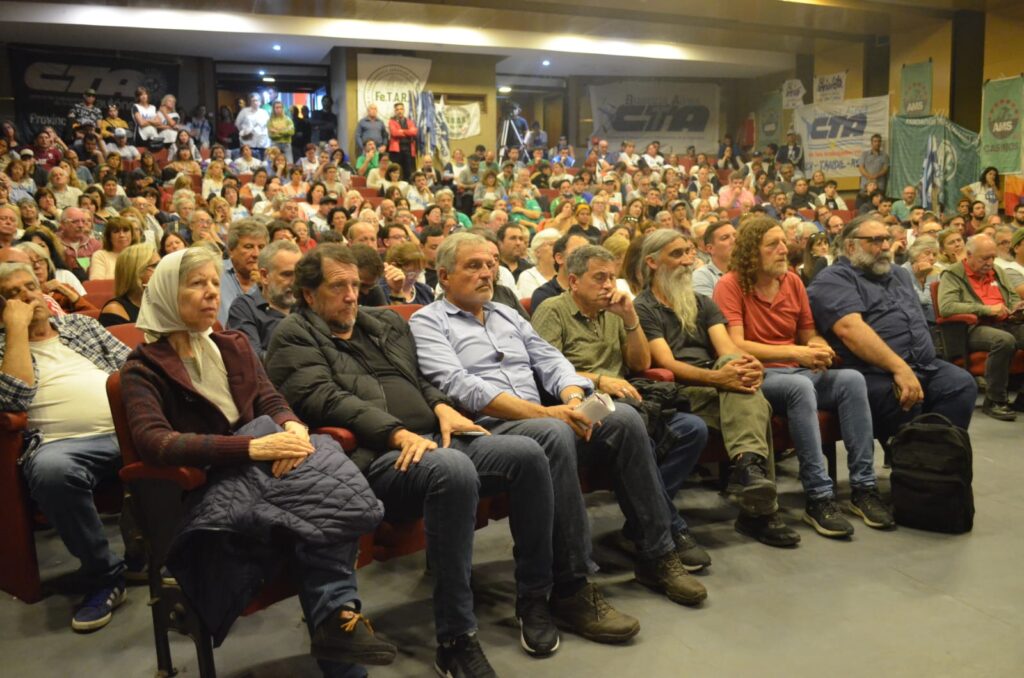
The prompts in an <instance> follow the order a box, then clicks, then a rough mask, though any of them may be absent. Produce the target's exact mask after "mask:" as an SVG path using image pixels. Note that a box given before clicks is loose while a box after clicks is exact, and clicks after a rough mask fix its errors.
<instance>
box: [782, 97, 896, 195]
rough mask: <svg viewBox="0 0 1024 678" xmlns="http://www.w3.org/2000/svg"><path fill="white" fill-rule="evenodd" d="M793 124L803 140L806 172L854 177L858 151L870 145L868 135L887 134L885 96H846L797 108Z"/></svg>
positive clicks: (887, 113)
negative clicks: (843, 98)
mask: <svg viewBox="0 0 1024 678" xmlns="http://www.w3.org/2000/svg"><path fill="white" fill-rule="evenodd" d="M793 113H794V115H793V127H794V128H795V129H796V131H797V134H799V135H800V137H801V138H802V140H803V142H804V158H805V164H806V171H807V172H808V173H810V172H813V171H814V170H821V171H822V172H824V173H825V174H826V176H828V177H831V178H837V177H858V176H860V172H859V171H858V170H857V166H858V165H859V164H860V156H861V154H862V153H863V152H864V151H866V150H868V149H869V148H871V137H872V135H874V134H880V135H881V136H882V139H883V142H884V140H885V138H886V137H887V136H888V135H889V134H888V133H889V97H887V96H884V97H871V98H868V99H847V100H846V101H840V102H836V103H830V104H810V105H808V106H801V107H800V108H797V109H796V110H795V111H794V112H793Z"/></svg>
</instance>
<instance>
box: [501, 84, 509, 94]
mask: <svg viewBox="0 0 1024 678" xmlns="http://www.w3.org/2000/svg"><path fill="white" fill-rule="evenodd" d="M511 91H512V88H511V87H509V86H508V85H502V86H501V87H499V88H498V94H508V93H509V92H511Z"/></svg>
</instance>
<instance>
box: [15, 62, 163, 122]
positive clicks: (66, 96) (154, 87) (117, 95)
mask: <svg viewBox="0 0 1024 678" xmlns="http://www.w3.org/2000/svg"><path fill="white" fill-rule="evenodd" d="M8 53H9V54H10V58H11V83H12V84H13V87H14V110H15V117H16V120H17V124H18V127H19V133H20V134H19V138H20V139H21V140H22V141H25V142H31V141H32V137H34V136H35V135H36V134H37V133H38V132H39V131H40V130H41V129H42V128H44V127H53V129H54V130H55V131H56V132H57V134H59V135H61V136H62V137H64V138H67V136H68V135H67V133H66V132H67V131H68V130H66V129H65V127H66V126H67V124H68V112H69V111H70V110H71V107H72V106H74V105H75V104H77V103H79V102H80V101H82V93H83V92H85V90H87V89H94V90H96V106H98V107H99V109H100V110H101V111H102V112H103V114H104V115H106V112H107V111H106V107H107V106H108V105H110V104H112V103H115V104H117V105H118V106H120V107H121V117H123V118H124V119H125V120H129V119H130V116H131V113H130V108H131V104H133V103H134V102H135V89H136V88H137V87H139V86H142V87H145V88H146V89H148V90H149V100H150V101H151V102H153V103H154V105H159V104H160V98H161V97H163V95H165V94H177V91H178V69H179V62H178V61H177V60H175V59H171V58H168V59H167V60H160V59H159V58H156V57H153V56H152V55H147V56H145V57H140V58H134V57H133V58H127V57H115V56H114V54H113V53H109V54H106V55H104V54H98V53H95V52H77V51H75V50H69V49H68V48H66V47H56V46H54V47H45V46H44V47H11V48H10V49H9V52H8Z"/></svg>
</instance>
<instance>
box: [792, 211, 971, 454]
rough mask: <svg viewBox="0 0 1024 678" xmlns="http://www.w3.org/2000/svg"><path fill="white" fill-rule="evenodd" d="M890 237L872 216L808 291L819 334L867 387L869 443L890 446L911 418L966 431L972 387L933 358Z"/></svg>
mask: <svg viewBox="0 0 1024 678" xmlns="http://www.w3.org/2000/svg"><path fill="white" fill-rule="evenodd" d="M891 242H892V236H890V235H889V231H888V229H887V228H886V226H885V224H883V223H882V222H881V221H879V220H878V218H877V217H874V216H872V215H864V216H860V217H857V218H856V219H854V220H852V221H851V222H850V223H849V224H847V225H846V227H845V228H844V229H843V232H842V233H841V234H840V236H839V240H838V247H837V249H838V251H839V252H840V257H839V259H838V260H837V261H836V262H835V263H834V264H832V265H831V266H829V267H828V268H826V269H825V270H824V271H822V272H821V273H819V274H818V275H817V276H816V277H815V278H814V282H812V283H811V286H810V287H809V288H808V289H807V294H808V297H809V298H810V302H811V311H812V312H813V315H814V320H815V324H816V325H817V328H818V331H819V332H820V333H821V334H822V335H823V336H824V337H825V338H826V339H827V340H828V343H829V344H830V345H831V346H832V348H833V350H835V351H836V353H837V354H838V355H839V357H840V358H841V359H842V361H843V366H844V367H849V368H852V369H856V370H860V371H861V372H863V373H864V378H865V380H866V381H867V387H868V401H869V402H870V403H871V421H872V424H873V427H874V437H875V438H877V439H878V440H880V441H883V442H885V441H888V439H889V438H890V437H891V436H892V435H893V434H894V433H895V432H896V430H897V429H898V428H899V427H900V425H901V424H903V423H904V422H906V421H909V420H910V419H911V418H912V417H914V416H916V415H917V414H920V413H921V412H922V411H924V412H938V413H939V414H942V415H945V416H946V417H947V418H948V419H949V420H950V421H952V422H953V423H954V424H955V425H957V426H960V427H961V428H964V429H966V428H967V427H968V425H970V423H971V415H972V414H973V412H974V400H975V398H976V397H977V394H978V387H977V386H976V385H975V383H974V379H973V378H972V377H971V375H970V374H968V373H967V372H965V371H964V370H962V369H960V368H959V367H955V366H953V365H950V364H949V363H947V362H944V361H942V360H939V359H938V358H936V356H935V346H934V344H933V343H932V337H931V333H930V332H929V330H928V323H927V322H926V321H925V319H924V313H923V312H922V310H921V304H920V302H919V301H918V298H917V293H916V292H915V291H914V285H913V282H911V280H910V274H909V273H908V272H907V271H906V270H905V269H903V268H900V267H898V266H897V267H894V266H893V265H892V260H891V259H890V257H889V247H890V243H891Z"/></svg>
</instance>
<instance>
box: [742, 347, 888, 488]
mask: <svg viewBox="0 0 1024 678" xmlns="http://www.w3.org/2000/svg"><path fill="white" fill-rule="evenodd" d="M761 391H762V392H763V393H764V397H765V398H767V399H768V402H769V403H770V404H771V406H772V410H773V411H774V412H775V413H777V414H779V415H781V416H784V417H786V418H787V420H788V422H789V434H790V436H791V437H792V438H793V444H794V445H795V446H796V454H797V459H799V460H800V482H801V484H803V487H804V493H805V494H806V495H807V497H808V499H822V498H825V497H831V496H833V495H834V488H833V486H832V479H831V478H829V476H828V471H827V469H826V465H825V456H824V454H823V453H822V449H821V429H820V428H819V426H818V410H826V411H829V412H835V413H836V414H837V415H838V417H839V426H840V429H841V431H842V436H843V444H844V445H846V454H847V464H848V466H849V469H850V486H851V487H853V488H858V489H868V488H872V487H875V485H876V482H877V481H876V480H875V468H874V454H875V441H874V438H873V437H872V436H871V428H870V424H871V409H870V407H869V405H868V391H867V385H866V384H865V381H864V375H862V374H861V373H860V372H857V371H856V370H826V371H824V372H813V371H811V370H809V369H807V368H805V367H770V368H768V369H766V370H765V371H764V384H763V385H762V386H761Z"/></svg>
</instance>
